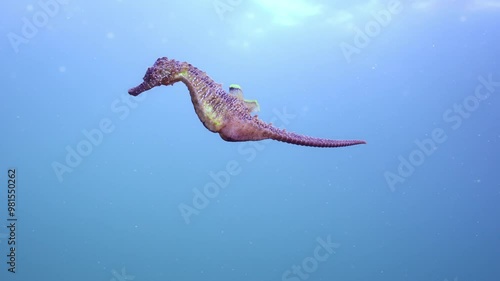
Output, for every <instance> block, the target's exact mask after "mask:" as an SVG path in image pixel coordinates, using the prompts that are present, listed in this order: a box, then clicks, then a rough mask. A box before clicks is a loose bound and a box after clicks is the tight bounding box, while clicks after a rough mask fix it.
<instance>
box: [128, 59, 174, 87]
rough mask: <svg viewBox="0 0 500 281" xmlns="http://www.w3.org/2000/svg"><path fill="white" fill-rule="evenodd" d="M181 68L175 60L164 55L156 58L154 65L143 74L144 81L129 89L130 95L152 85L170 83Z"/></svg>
mask: <svg viewBox="0 0 500 281" xmlns="http://www.w3.org/2000/svg"><path fill="white" fill-rule="evenodd" d="M181 70H182V65H181V64H180V63H179V62H178V61H176V60H169V59H168V58H166V57H163V58H159V59H157V60H156V62H155V63H154V65H153V66H152V67H150V68H148V70H147V71H146V74H144V78H143V80H144V82H142V83H141V84H140V85H139V86H137V87H135V88H132V89H130V90H129V93H130V94H131V95H134V96H137V95H139V94H140V93H142V92H144V91H147V90H149V89H151V88H153V87H156V86H160V85H171V84H173V83H174V82H175V81H174V80H175V78H176V76H177V74H178V73H179V72H180V71H181Z"/></svg>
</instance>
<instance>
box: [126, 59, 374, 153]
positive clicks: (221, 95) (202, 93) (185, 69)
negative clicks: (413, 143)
mask: <svg viewBox="0 0 500 281" xmlns="http://www.w3.org/2000/svg"><path fill="white" fill-rule="evenodd" d="M177 82H182V83H184V84H185V85H186V86H187V88H188V90H189V94H190V95H191V101H192V103H193V106H194V110H195V111H196V114H197V115H198V117H199V118H200V121H201V122H202V123H203V125H204V126H205V127H206V128H207V129H208V130H209V131H211V132H214V133H218V134H219V135H220V137H221V138H222V139H223V140H225V141H229V142H243V141H260V140H265V139H272V140H276V141H281V142H285V143H290V144H296V145H303V146H312V147H343V146H351V145H357V144H365V143H366V142H365V141H363V140H332V139H323V138H315V137H310V136H306V135H300V134H296V133H293V132H289V131H286V130H284V129H280V128H277V127H275V126H273V125H272V124H271V123H266V122H264V121H262V120H261V119H259V118H258V116H257V115H252V112H254V111H255V110H257V109H259V104H258V103H257V101H255V100H245V99H244V97H243V91H242V89H241V87H240V86H238V85H236V84H233V85H231V86H230V89H229V93H227V92H226V91H225V90H224V89H223V88H222V85H221V84H218V83H216V82H214V81H213V80H212V79H211V78H210V77H209V76H208V75H207V74H206V73H205V72H203V71H201V70H199V69H198V68H196V67H194V66H192V65H191V64H189V63H187V62H180V61H177V60H174V59H168V58H166V57H162V58H159V59H157V60H156V62H155V63H154V65H153V66H152V67H149V68H148V70H147V71H146V74H145V75H144V78H143V82H142V83H141V84H140V85H138V86H137V87H134V88H131V89H130V90H129V91H128V93H129V94H130V95H132V96H137V95H139V94H141V93H143V92H145V91H147V90H150V89H152V88H154V87H157V86H160V85H165V86H168V85H173V84H175V83H177Z"/></svg>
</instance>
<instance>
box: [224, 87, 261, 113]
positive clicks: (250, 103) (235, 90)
mask: <svg viewBox="0 0 500 281" xmlns="http://www.w3.org/2000/svg"><path fill="white" fill-rule="evenodd" d="M229 93H230V94H231V95H234V96H235V97H237V98H238V99H240V100H241V101H243V102H244V103H245V105H246V107H247V108H248V111H249V112H250V113H251V112H258V111H260V106H259V103H258V102H257V100H246V99H245V98H244V97H243V90H242V89H241V86H240V85H238V84H231V85H229Z"/></svg>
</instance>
